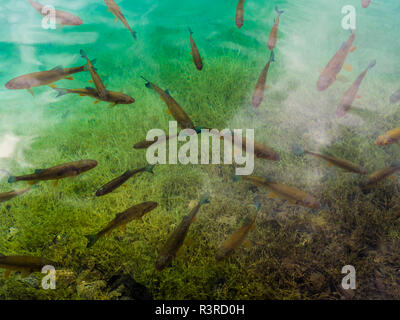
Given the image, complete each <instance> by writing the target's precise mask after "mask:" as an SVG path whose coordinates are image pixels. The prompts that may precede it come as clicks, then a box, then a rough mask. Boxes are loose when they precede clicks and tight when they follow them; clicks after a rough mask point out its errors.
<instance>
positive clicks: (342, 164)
mask: <svg viewBox="0 0 400 320" xmlns="http://www.w3.org/2000/svg"><path fill="white" fill-rule="evenodd" d="M297 149H298V150H297V151H295V154H296V155H302V154H309V155H312V156H313V157H315V158H317V159H318V158H319V159H323V160H325V161H327V162H328V165H329V166H332V165H333V166H336V167H338V168H341V169H343V170H346V171H348V172H354V173H358V174H361V175H364V174H368V172H367V171H365V170H364V169H362V168H360V167H359V166H358V165H356V164H354V163H351V162H350V161H347V160H344V159H340V158H337V157H334V156H331V155H327V154H320V153H316V152H312V151H307V150H303V149H301V148H300V147H299V146H297Z"/></svg>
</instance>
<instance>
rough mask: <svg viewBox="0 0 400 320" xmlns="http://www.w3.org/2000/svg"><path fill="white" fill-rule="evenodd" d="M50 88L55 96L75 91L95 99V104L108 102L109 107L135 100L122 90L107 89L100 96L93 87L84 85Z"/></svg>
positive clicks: (130, 102)
mask: <svg viewBox="0 0 400 320" xmlns="http://www.w3.org/2000/svg"><path fill="white" fill-rule="evenodd" d="M52 88H53V90H55V91H57V96H56V97H61V96H63V95H66V94H68V93H75V94H79V95H80V96H82V97H83V96H88V97H92V98H94V99H96V101H95V102H94V103H95V104H97V102H98V101H99V100H100V101H105V102H110V107H114V106H116V105H118V104H132V103H134V102H135V99H134V98H133V97H131V96H128V95H127V94H124V93H122V92H116V91H107V95H106V96H105V97H104V98H102V97H101V96H100V94H99V92H98V91H97V90H96V89H95V88H90V87H86V88H85V89H65V88H57V87H52Z"/></svg>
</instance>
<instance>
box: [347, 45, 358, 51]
mask: <svg viewBox="0 0 400 320" xmlns="http://www.w3.org/2000/svg"><path fill="white" fill-rule="evenodd" d="M356 49H357V47H356V46H353V47H352V48H351V49H350V51H349V52H354V51H355V50H356Z"/></svg>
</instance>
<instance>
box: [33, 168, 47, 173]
mask: <svg viewBox="0 0 400 320" xmlns="http://www.w3.org/2000/svg"><path fill="white" fill-rule="evenodd" d="M44 170H46V169H36V170H35V173H41V172H43V171H44Z"/></svg>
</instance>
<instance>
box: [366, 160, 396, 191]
mask: <svg viewBox="0 0 400 320" xmlns="http://www.w3.org/2000/svg"><path fill="white" fill-rule="evenodd" d="M399 171H400V163H394V164H392V165H391V166H388V167H386V168H383V169H380V170H378V171H375V172H374V173H372V174H370V175H369V176H368V177H367V182H365V183H364V184H363V185H362V188H363V189H370V188H372V187H374V186H376V185H377V184H378V183H379V182H381V181H382V180H384V179H386V178H387V177H390V176H391V175H393V174H395V173H397V172H399Z"/></svg>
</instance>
